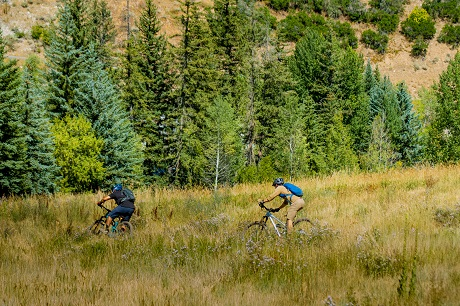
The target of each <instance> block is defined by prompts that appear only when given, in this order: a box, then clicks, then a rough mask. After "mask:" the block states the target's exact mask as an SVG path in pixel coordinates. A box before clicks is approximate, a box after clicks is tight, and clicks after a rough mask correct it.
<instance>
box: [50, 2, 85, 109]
mask: <svg viewBox="0 0 460 306" xmlns="http://www.w3.org/2000/svg"><path fill="white" fill-rule="evenodd" d="M78 3H80V2H78ZM71 4H72V3H71V1H70V0H64V1H63V2H62V4H61V6H59V8H58V14H57V17H58V24H57V26H56V27H55V28H54V29H53V32H52V35H51V43H50V45H49V47H48V48H46V49H45V56H46V65H47V72H46V79H47V83H48V92H47V97H48V100H47V105H48V108H49V110H50V111H51V114H52V115H53V117H56V116H57V117H63V116H65V114H68V113H69V112H71V111H72V108H73V106H74V105H73V103H74V87H75V86H76V85H75V80H74V78H75V75H76V74H77V71H76V70H77V67H76V66H75V62H76V61H77V59H78V57H79V56H80V53H81V52H82V49H83V42H82V39H83V36H82V31H83V30H82V29H81V19H82V17H81V14H82V12H81V11H79V10H78V9H77V8H80V9H81V6H76V7H73V6H72V5H71Z"/></svg>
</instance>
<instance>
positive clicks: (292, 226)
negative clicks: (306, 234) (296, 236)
mask: <svg viewBox="0 0 460 306" xmlns="http://www.w3.org/2000/svg"><path fill="white" fill-rule="evenodd" d="M286 227H287V232H288V234H289V233H291V232H292V229H293V228H294V224H293V223H292V220H290V219H287V221H286Z"/></svg>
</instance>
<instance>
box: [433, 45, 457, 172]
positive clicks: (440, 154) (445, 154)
mask: <svg viewBox="0 0 460 306" xmlns="http://www.w3.org/2000/svg"><path fill="white" fill-rule="evenodd" d="M433 89H434V92H435V95H436V100H437V105H436V107H435V116H434V119H433V121H432V122H431V125H430V126H429V128H428V135H429V137H428V147H427V155H428V156H427V157H428V159H429V160H430V161H432V162H436V163H437V162H443V163H449V162H458V161H459V160H460V105H459V103H458V101H460V53H457V54H456V55H455V58H454V59H453V60H452V61H450V63H449V66H448V67H447V69H446V71H444V72H443V73H442V74H441V75H440V77H439V83H437V84H435V85H434V87H433Z"/></svg>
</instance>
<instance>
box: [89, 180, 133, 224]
mask: <svg viewBox="0 0 460 306" xmlns="http://www.w3.org/2000/svg"><path fill="white" fill-rule="evenodd" d="M108 200H115V203H117V207H115V208H114V209H113V210H112V211H111V212H110V213H109V214H108V215H107V220H106V224H105V229H106V231H108V230H109V227H110V224H111V223H112V220H113V218H116V217H119V216H123V219H124V220H125V221H129V219H131V216H132V215H133V213H134V209H135V206H134V201H135V198H134V195H133V193H132V191H131V190H129V189H127V188H123V186H122V185H121V184H116V185H115V186H113V188H112V193H111V194H109V195H108V196H105V197H103V198H102V199H101V200H100V201H98V202H97V203H96V204H97V205H99V206H100V205H102V203H104V202H105V201H108Z"/></svg>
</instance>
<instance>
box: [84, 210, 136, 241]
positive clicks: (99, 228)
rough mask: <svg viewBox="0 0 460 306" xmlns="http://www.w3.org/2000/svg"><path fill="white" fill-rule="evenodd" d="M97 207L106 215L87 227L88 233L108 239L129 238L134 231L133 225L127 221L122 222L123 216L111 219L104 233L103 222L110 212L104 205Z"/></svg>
mask: <svg viewBox="0 0 460 306" xmlns="http://www.w3.org/2000/svg"><path fill="white" fill-rule="evenodd" d="M99 207H101V208H103V209H105V211H106V213H105V214H104V215H102V216H101V217H100V218H99V219H97V220H96V221H94V223H93V224H92V225H91V226H90V227H88V229H87V232H88V233H90V234H94V235H101V234H107V235H108V236H109V237H129V236H131V235H132V233H133V229H134V228H133V225H132V224H131V223H130V222H129V221H126V220H124V218H123V216H118V217H116V218H113V219H112V223H111V224H110V226H109V230H108V232H106V229H105V222H106V220H107V215H108V214H109V213H110V212H111V210H110V209H108V208H107V207H105V206H104V205H100V206H99Z"/></svg>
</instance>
